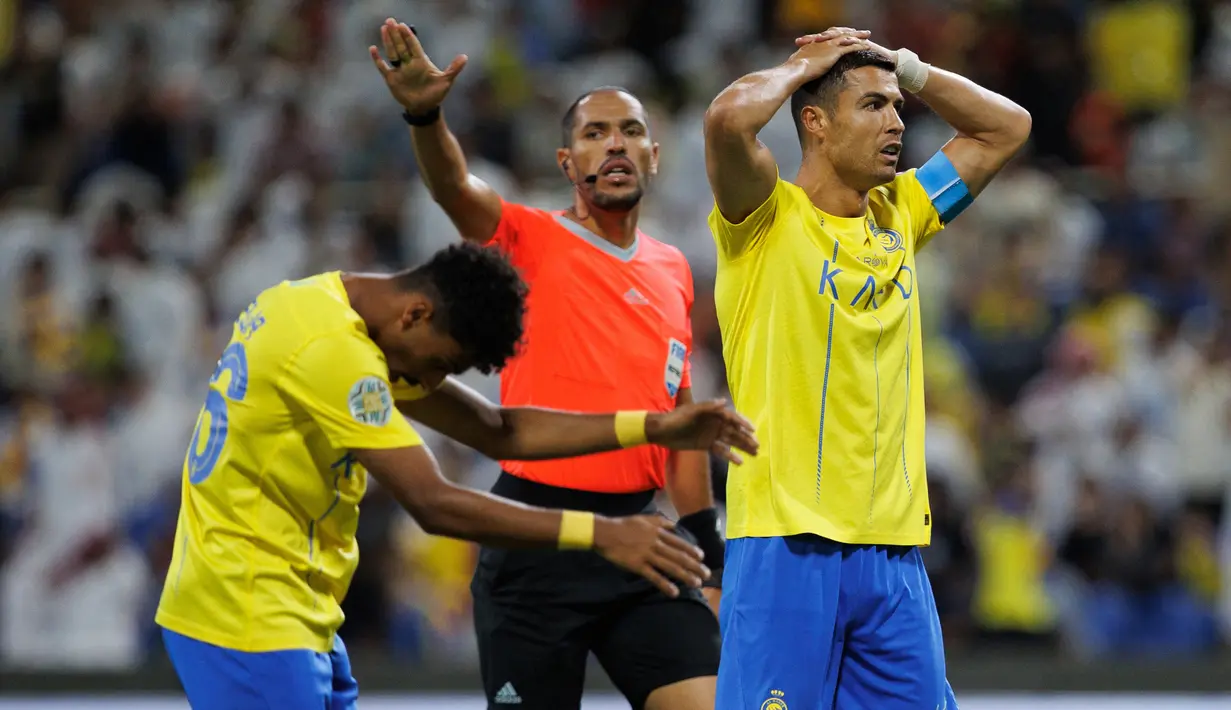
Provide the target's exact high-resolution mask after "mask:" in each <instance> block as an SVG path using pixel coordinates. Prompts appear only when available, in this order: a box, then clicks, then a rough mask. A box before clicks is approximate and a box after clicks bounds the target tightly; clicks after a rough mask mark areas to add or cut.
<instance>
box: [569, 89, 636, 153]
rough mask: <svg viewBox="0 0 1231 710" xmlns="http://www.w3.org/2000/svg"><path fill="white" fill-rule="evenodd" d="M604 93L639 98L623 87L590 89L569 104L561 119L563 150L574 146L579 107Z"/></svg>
mask: <svg viewBox="0 0 1231 710" xmlns="http://www.w3.org/2000/svg"><path fill="white" fill-rule="evenodd" d="M604 91H612V92H617V93H621V94H627V95H629V96H631V97H633V98H634V99H635V98H637V95H636V94H634V93H633V92H631V91H629V90H628V89H625V88H624V87H623V86H599V87H596V88H593V89H590V90H589V91H587V92H586V93H584V94H582V95H581V96H578V97H577V100H575V101H573V103H571V104H569V107H568V109H567V110H566V111H565V112H564V118H562V119H560V146H561V147H562V148H568V147H570V146H571V145H573V129H574V128H576V126H575V125H574V124H575V122H576V121H577V107H578V106H580V105H581V102H582V101H585V100H586V99H588V98H590V97H591V96H593V95H594V94H598V93H601V92H604Z"/></svg>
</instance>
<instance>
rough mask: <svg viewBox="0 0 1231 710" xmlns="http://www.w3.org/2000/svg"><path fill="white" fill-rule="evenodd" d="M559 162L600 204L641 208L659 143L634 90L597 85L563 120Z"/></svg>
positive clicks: (614, 208)
mask: <svg viewBox="0 0 1231 710" xmlns="http://www.w3.org/2000/svg"><path fill="white" fill-rule="evenodd" d="M556 164H557V165H559V166H560V170H561V171H563V173H564V176H565V177H566V178H568V180H569V182H571V183H573V184H574V185H575V186H577V189H578V190H580V191H581V193H582V195H583V196H585V197H586V198H587V201H588V202H590V203H591V204H592V205H594V206H595V207H598V208H600V209H604V210H609V211H613V212H619V211H628V210H631V209H632V208H634V207H636V206H637V204H638V203H639V202H640V201H641V196H642V195H643V194H645V188H646V186H647V185H648V184H649V181H650V179H651V178H653V177H654V175H656V174H657V173H658V144H657V143H655V142H654V141H653V140H652V139H651V138H650V123H649V118H648V116H647V115H646V111H645V106H643V105H642V104H641V101H640V99H638V98H637V97H636V96H634V95H633V94H632V92H630V91H629V90H628V89H624V88H621V87H618V86H601V87H599V88H597V89H591V90H590V91H587V92H586V93H584V94H582V95H581V96H579V97H577V100H576V101H574V102H573V103H572V105H570V106H569V107H568V110H567V111H565V112H564V118H563V119H562V120H561V121H560V148H559V149H558V150H557V151H556Z"/></svg>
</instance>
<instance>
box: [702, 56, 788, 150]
mask: <svg viewBox="0 0 1231 710" xmlns="http://www.w3.org/2000/svg"><path fill="white" fill-rule="evenodd" d="M807 80H808V73H807V67H806V66H805V65H804V64H803V63H802V62H798V61H787V62H784V63H782V64H779V65H778V66H776V67H771V68H769V69H764V70H762V71H758V72H753V73H751V74H748V75H747V76H744V77H742V78H740V79H737V80H736V81H735V82H734V83H732V84H731V85H730V86H728V87H727V88H725V89H723V90H722V93H720V94H718V96H717V97H715V98H714V100H713V101H712V102H711V103H710V106H709V109H707V110H706V112H705V130H706V133H707V134H709V135H713V134H715V133H725V134H729V135H736V134H740V135H752V136H755V135H756V134H757V133H758V132H759V131H760V130H761V129H762V128H764V127H765V124H767V123H769V122H770V119H772V118H773V117H774V114H775V113H777V112H778V109H779V108H781V107H782V104H784V103H786V102H787V100H788V99H790V98H791V94H793V93H795V91H796V89H798V88H799V87H800V86H802V85H803V84H804V83H805V82H807Z"/></svg>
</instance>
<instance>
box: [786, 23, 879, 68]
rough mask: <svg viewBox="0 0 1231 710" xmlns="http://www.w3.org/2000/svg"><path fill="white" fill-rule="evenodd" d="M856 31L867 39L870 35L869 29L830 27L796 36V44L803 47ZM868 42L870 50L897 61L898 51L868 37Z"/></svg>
mask: <svg viewBox="0 0 1231 710" xmlns="http://www.w3.org/2000/svg"><path fill="white" fill-rule="evenodd" d="M855 32H858V33H860V34H862V35H863V36H864V37H865V39H866V38H867V36H869V34H868V32H867V30H852V29H851V28H849V27H830V28H829V29H827V30H825V31H824V32H818V33H816V34H810V35H804V36H802V37H796V38H795V46H796V47H803V46H805V45H809V44H812V43H813V42H824V41H825V40H828V39H833V38H834V37H838V36H840V35H842V34H843V33H855ZM852 36H858V35H852ZM867 42H868V47H867V48H868V49H870V50H872V51H874V52H879V53H880V54H883V55H885V57H886V58H888V59H889V61H891V62H896V61H897V58H898V54H897V52H891V51H889V50H888V49H886V48H885V47H883V46H881V45H879V44H877V43H875V42H873V41H872V40H870V39H868V40H867Z"/></svg>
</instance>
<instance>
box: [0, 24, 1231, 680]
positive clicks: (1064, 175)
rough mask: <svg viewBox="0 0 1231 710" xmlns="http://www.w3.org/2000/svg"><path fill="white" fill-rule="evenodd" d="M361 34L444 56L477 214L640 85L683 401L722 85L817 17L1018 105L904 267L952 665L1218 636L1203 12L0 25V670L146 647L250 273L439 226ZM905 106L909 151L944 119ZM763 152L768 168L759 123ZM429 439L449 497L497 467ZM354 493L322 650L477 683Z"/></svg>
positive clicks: (1218, 141) (1224, 483) (452, 595)
mask: <svg viewBox="0 0 1231 710" xmlns="http://www.w3.org/2000/svg"><path fill="white" fill-rule="evenodd" d="M387 16H394V17H397V18H398V19H399V20H404V21H407V22H410V23H413V24H415V25H416V26H417V28H418V31H419V34H420V37H421V38H422V40H423V43H424V45H425V46H426V48H427V50H428V52H429V53H430V54H431V55H432V56H433V57H434V58H435V59H436V60H437V62H438V63H439V64H440V65H442V66H443V65H444V64H446V63H448V61H449V60H450V59H452V57H453V56H454V55H456V54H460V53H465V54H467V55H468V56H469V58H470V63H469V65H468V67H467V68H466V70H465V72H464V73H463V74H462V77H461V79H460V80H459V82H458V84H457V86H456V87H455V89H454V91H453V93H452V95H451V96H450V97H449V99H448V101H447V104H446V106H447V111H448V117H449V121H450V124H451V125H452V126H453V128H454V130H455V131H456V132H457V133H458V134H459V136H460V137H461V140H462V143H463V146H464V147H465V149H466V152H467V155H468V156H469V158H470V166H471V170H472V171H473V172H475V173H477V174H479V175H480V176H482V177H483V178H484V179H486V180H488V181H489V182H490V183H491V184H493V185H494V186H496V187H497V189H498V190H499V191H500V192H501V194H502V195H503V196H504V197H505V198H506V199H508V200H512V201H521V202H525V203H528V204H531V205H534V206H539V207H547V208H558V207H563V206H564V205H566V204H567V203H568V200H569V193H568V188H569V186H568V184H567V183H566V182H565V181H564V180H563V179H562V178H561V177H560V176H559V173H558V170H557V168H556V166H555V153H554V150H555V148H556V147H557V143H558V141H559V128H558V126H559V123H558V121H559V119H560V115H561V113H562V111H563V109H564V107H565V106H567V105H568V103H570V102H571V101H572V100H573V99H574V98H575V97H576V96H577V95H578V94H580V93H581V92H583V91H584V90H585V89H586V88H589V87H592V86H596V85H610V84H617V85H622V86H626V87H628V88H630V89H632V90H633V91H635V92H636V93H638V94H639V95H640V96H641V97H642V98H643V100H644V101H645V103H646V106H647V108H648V110H649V112H650V119H651V132H652V134H653V136H654V137H655V138H656V139H657V140H658V141H659V142H660V143H661V146H662V153H661V156H662V169H661V172H660V176H659V178H658V179H657V181H656V182H655V184H654V185H653V186H652V187H651V190H650V192H649V195H648V197H647V199H646V204H645V209H644V211H643V223H642V228H643V229H644V230H645V231H647V232H648V233H650V234H653V235H655V236H657V237H659V238H661V239H663V240H665V241H667V242H669V243H672V244H675V245H677V246H679V247H680V248H681V249H682V250H683V251H684V252H685V254H686V255H687V256H688V257H689V258H690V260H691V262H692V266H693V270H694V273H695V275H696V283H697V291H698V293H697V300H696V304H697V305H696V309H695V312H694V328H695V334H696V342H697V343H698V349H697V352H696V353H695V355H694V373H695V374H694V386H695V389H696V390H697V394H698V395H699V396H709V395H717V394H722V393H723V391H724V388H725V385H724V373H723V369H722V362H721V355H720V353H721V349H720V344H719V338H720V336H719V334H718V331H717V326H716V321H715V319H714V315H713V311H712V299H711V298H710V297H709V289H710V285H709V284H710V283H711V282H712V274H713V269H714V263H715V254H714V248H713V243H712V241H711V238H710V235H709V233H708V231H707V228H706V226H705V219H704V217H705V214H706V213H707V212H708V211H709V209H710V207H711V205H712V197H711V196H710V193H709V189H708V186H707V185H706V182H705V179H704V177H703V176H704V170H703V167H704V163H703V151H702V145H701V140H702V135H701V127H700V123H701V116H702V113H703V112H704V110H705V108H706V106H707V104H708V102H709V101H710V99H712V97H713V96H714V95H715V94H716V93H717V92H718V91H719V90H720V89H721V88H722V87H723V86H725V85H726V84H727V83H728V82H730V81H732V80H734V79H735V78H737V77H739V76H740V75H742V74H743V73H746V72H747V71H750V70H752V69H756V68H762V67H765V66H769V65H771V64H773V63H777V62H779V61H781V60H783V59H785V58H786V56H788V55H789V53H790V51H791V49H792V42H791V39H792V38H793V37H794V36H796V35H798V34H802V33H805V32H811V31H818V30H820V29H824V28H825V27H828V26H830V25H837V24H846V25H850V26H855V27H864V28H868V29H870V30H872V31H873V33H874V35H873V38H874V39H875V40H876V41H878V42H879V43H881V44H883V45H886V46H889V47H897V46H908V47H910V48H912V49H914V50H915V51H917V52H918V53H919V55H920V56H921V57H922V58H923V59H924V60H925V61H929V62H932V63H934V64H937V65H938V66H941V67H944V68H947V69H951V70H954V71H957V72H959V73H962V74H965V75H966V76H969V77H970V78H972V79H974V80H975V81H977V82H979V83H981V84H983V85H984V86H987V87H989V88H992V89H994V90H997V91H1000V92H1003V93H1005V94H1007V95H1008V96H1010V97H1011V98H1013V99H1014V100H1016V101H1017V102H1019V103H1021V104H1022V105H1023V106H1025V107H1026V108H1027V109H1029V110H1030V112H1031V113H1032V115H1033V118H1034V134H1033V140H1032V143H1031V145H1030V147H1029V149H1028V150H1027V152H1026V154H1024V155H1022V156H1021V157H1020V159H1019V160H1017V161H1016V162H1015V163H1014V164H1013V165H1012V166H1011V167H1010V168H1009V169H1007V170H1006V171H1005V173H1004V174H1003V175H1002V176H1001V177H1000V178H999V179H998V180H997V181H996V182H995V183H993V185H992V186H991V187H990V188H989V189H988V190H987V192H986V193H985V194H984V195H983V196H982V197H981V198H980V199H979V200H978V201H977V202H976V203H975V205H974V206H973V207H972V208H971V209H970V210H969V211H968V212H967V213H966V214H965V215H964V216H963V217H962V219H960V220H958V221H957V222H956V223H955V224H954V225H953V226H952V227H950V228H949V229H947V230H946V232H945V233H944V234H942V236H941V237H940V238H938V239H936V240H935V241H933V242H932V243H931V244H930V245H929V247H928V248H927V250H926V251H925V252H924V253H922V254H921V255H920V257H919V262H920V263H919V272H920V283H921V288H923V289H924V290H925V292H926V297H925V299H924V300H923V304H924V309H925V321H926V322H925V332H926V338H927V343H926V357H925V361H926V383H927V401H928V408H929V410H930V415H929V417H930V418H929V422H928V432H927V436H928V441H927V450H928V466H929V478H930V493H931V496H932V507H933V515H934V520H935V524H934V530H935V532H934V540H933V545H932V546H931V547H930V548H928V549H927V551H926V559H927V563H928V566H929V571H930V573H931V576H932V582H933V587H934V589H935V592H936V598H937V603H938V606H939V608H940V611H941V614H942V620H943V623H944V627H945V631H946V636H947V639H948V642H949V644H950V646H951V648H953V649H955V650H956V649H961V648H967V647H969V648H974V649H980V648H984V647H987V646H988V645H993V644H997V645H1011V646H1014V647H1018V646H1036V647H1038V648H1039V649H1043V650H1044V651H1045V652H1054V653H1065V654H1072V655H1074V656H1078V657H1103V656H1118V655H1125V654H1165V655H1182V654H1201V653H1212V652H1216V650H1217V649H1218V648H1219V647H1220V646H1221V645H1222V644H1223V639H1225V638H1226V636H1227V633H1226V632H1228V631H1231V623H1227V622H1231V515H1228V514H1226V510H1227V508H1228V501H1229V499H1231V203H1228V202H1227V201H1226V199H1225V193H1226V191H1227V189H1228V186H1229V185H1231V121H1228V120H1227V116H1228V115H1231V2H1227V1H1226V0H1120V1H1111V0H1103V1H1100V0H986V1H978V0H967V1H960V0H845V1H844V0H653V1H652V2H651V1H650V0H620V1H617V0H412V1H411V2H409V3H407V2H394V1H393V0H347V1H342V0H261V2H256V1H255V0H0V288H2V289H3V290H4V297H3V298H2V299H0V531H2V533H3V535H2V537H0V565H2V566H0V663H2V664H3V665H4V666H6V667H17V666H21V667H33V668H72V667H75V668H117V669H118V668H127V667H131V666H134V665H136V664H140V663H141V662H142V661H143V660H145V659H146V658H148V657H149V654H151V653H157V649H158V648H159V643H158V641H157V635H156V633H155V630H154V628H153V625H152V615H153V605H154V604H155V602H156V598H157V593H158V591H159V589H160V587H161V583H162V578H163V574H164V572H165V568H166V565H167V560H168V559H169V550H168V546H169V541H170V536H171V535H172V534H173V531H174V522H175V515H176V512H177V507H178V500H179V499H178V495H179V486H180V470H181V464H182V461H183V457H184V451H185V448H186V446H187V442H188V440H189V436H190V432H191V430H192V428H193V426H194V423H195V420H196V416H197V411H198V409H199V407H200V403H201V400H202V397H203V395H204V389H205V383H206V380H207V378H208V375H209V372H210V371H211V370H212V368H213V361H214V360H215V359H216V358H217V356H218V353H219V352H220V351H221V348H222V346H223V344H224V343H225V341H226V339H227V338H228V337H229V334H230V329H231V322H232V320H233V319H234V317H235V316H236V315H237V314H238V313H239V312H240V310H241V309H242V307H243V306H244V305H245V304H247V303H248V302H249V301H250V300H251V298H252V297H253V296H254V295H255V294H256V293H257V292H258V291H259V290H261V289H262V288H264V287H266V286H269V285H271V284H273V283H276V282H277V281H279V280H281V279H285V278H294V277H299V276H303V275H307V274H310V273H315V272H319V271H325V270H331V269H347V270H369V271H387V270H393V269H397V268H400V267H403V266H405V265H408V264H412V263H414V262H416V261H417V260H419V259H422V258H424V257H425V256H426V255H428V254H430V253H431V252H432V251H434V250H435V249H437V248H439V247H440V246H443V245H445V244H447V243H449V242H451V241H452V240H453V239H455V231H454V230H453V228H452V227H451V225H450V224H449V222H448V220H447V218H445V216H444V215H443V213H442V212H441V211H440V210H438V209H437V208H436V207H435V205H434V204H432V202H431V200H430V198H429V197H428V196H427V194H426V192H425V191H424V190H423V189H422V187H421V185H420V183H419V180H418V176H417V174H416V167H415V162H414V158H413V154H412V152H411V148H410V143H409V140H408V138H407V136H406V129H405V125H404V124H403V123H402V122H401V119H400V117H399V114H400V111H399V109H398V107H397V106H396V105H394V104H393V103H392V101H391V100H390V99H389V97H388V95H387V92H386V90H385V88H384V86H383V83H382V82H381V80H380V77H379V76H378V74H377V73H376V71H375V70H374V68H373V67H372V64H371V61H370V60H369V58H368V56H367V53H366V48H367V46H368V45H369V44H373V43H377V42H378V39H379V35H378V32H377V29H378V27H379V23H380V22H381V21H382V20H383V19H384V18H385V17H387ZM906 112H907V125H908V130H907V141H906V144H907V151H906V155H905V157H904V162H905V163H906V165H907V166H908V167H909V166H917V165H919V164H921V163H922V162H923V161H924V160H926V158H927V157H928V156H929V155H930V154H931V153H932V152H934V151H935V150H936V149H937V148H938V147H939V146H940V145H942V144H943V142H944V141H945V140H946V139H947V137H948V135H949V132H948V129H947V128H946V127H945V126H944V125H942V124H940V123H938V121H937V120H936V119H935V117H934V116H932V115H930V114H929V112H928V111H927V109H926V107H924V106H922V105H921V104H920V103H919V102H917V101H914V100H911V101H910V102H908V106H907V111H906ZM761 137H762V140H763V141H764V142H765V143H766V144H767V145H769V146H770V148H771V149H772V150H773V152H774V154H775V156H776V157H777V159H778V161H779V164H780V166H781V173H782V174H783V175H784V176H787V177H789V176H792V175H793V174H794V171H795V170H796V169H797V167H798V165H799V149H798V143H797V139H796V137H795V132H794V128H793V126H792V123H791V120H790V117H789V116H788V115H787V114H786V113H785V112H782V113H780V114H779V115H778V116H777V117H776V118H775V120H774V121H773V122H772V123H771V124H770V125H769V126H767V127H766V129H765V130H764V131H763V133H762V136H761ZM471 384H473V385H475V386H476V387H478V388H479V389H480V390H481V391H483V392H485V393H486V394H488V395H489V396H491V397H493V398H495V397H496V396H497V395H498V388H497V383H496V382H495V381H494V380H492V379H486V378H477V379H474V380H473V381H472V382H471ZM429 443H430V445H432V446H433V447H434V448H435V449H436V451H437V453H438V455H439V457H440V459H441V462H442V466H443V468H444V469H445V471H446V474H447V475H448V476H450V477H452V478H454V479H456V480H458V481H461V482H464V483H466V484H468V485H473V486H480V487H482V486H487V485H489V484H490V483H491V482H492V481H493V480H494V477H495V474H496V472H497V468H496V465H495V464H494V463H492V462H490V461H487V460H485V459H482V458H481V457H479V456H477V455H476V454H475V453H474V452H472V451H470V450H468V449H465V448H463V447H460V446H457V445H452V444H450V443H448V442H446V441H442V440H441V439H439V438H438V437H437V438H432V439H430V440H429ZM722 476H723V473H722V471H721V470H718V469H716V470H715V481H716V485H717V486H718V492H719V495H720V496H721V491H722V489H721V486H722ZM373 488H374V490H373V492H372V494H371V496H370V498H369V499H368V500H367V501H366V503H365V512H364V515H363V518H362V521H361V527H360V530H359V537H360V545H361V548H362V550H363V556H362V561H361V564H360V569H359V572H358V573H357V575H356V578H355V582H354V586H353V588H352V592H351V595H350V597H349V598H348V600H347V604H346V610H347V613H348V621H347V623H346V628H345V629H344V634H345V636H346V638H347V641H348V643H349V644H350V645H351V646H352V647H354V646H359V647H368V648H374V649H383V650H384V651H386V652H388V653H390V654H395V655H396V656H397V657H399V658H403V659H406V662H407V663H414V662H417V661H421V660H423V659H425V658H426V657H427V656H428V655H429V653H428V651H427V650H425V649H430V655H431V657H432V658H434V659H438V658H441V657H444V658H449V659H452V660H456V661H458V662H461V663H474V662H476V656H475V652H474V648H473V641H472V640H471V635H472V632H471V628H470V625H469V623H470V622H469V608H468V596H469V593H468V589H467V587H468V583H469V576H470V572H471V570H472V569H473V564H474V554H475V551H474V549H473V548H472V547H471V546H469V545H467V544H464V543H459V542H455V541H450V540H443V539H439V538H432V537H428V536H426V535H424V534H423V533H422V531H421V530H419V529H418V528H417V527H416V526H415V525H414V523H413V521H411V520H410V519H409V518H408V517H407V516H406V515H405V514H404V513H402V512H401V511H400V509H399V508H397V506H396V505H395V504H394V503H393V502H392V500H391V499H389V498H388V497H387V496H386V495H384V494H383V493H382V492H381V491H380V490H379V489H377V488H376V487H375V486H373ZM1220 620H1221V621H1222V622H1223V623H1220Z"/></svg>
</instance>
